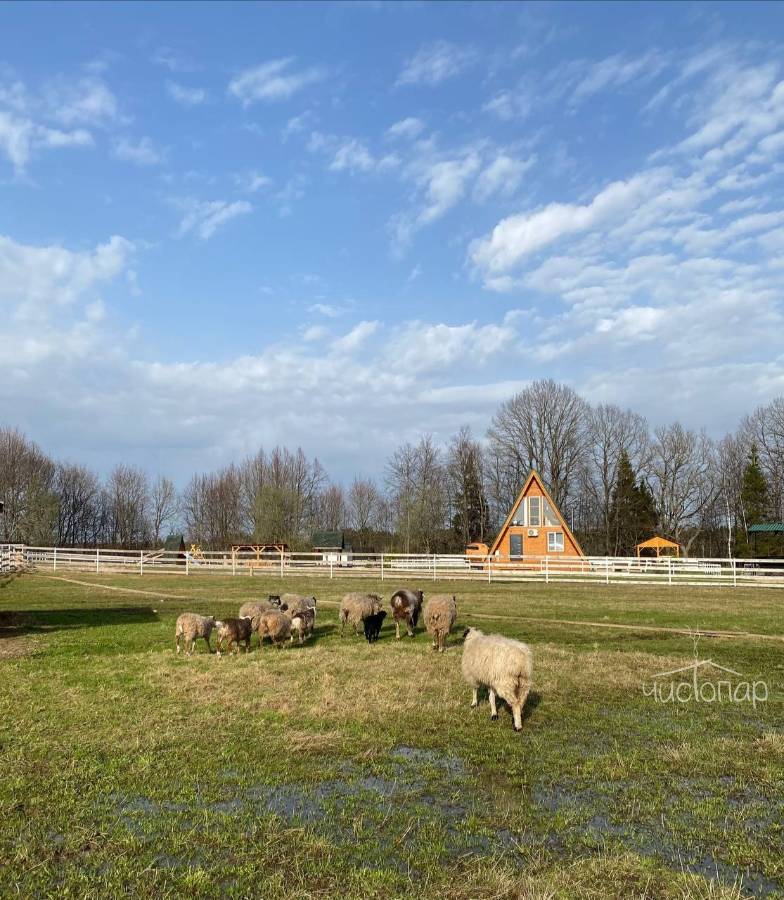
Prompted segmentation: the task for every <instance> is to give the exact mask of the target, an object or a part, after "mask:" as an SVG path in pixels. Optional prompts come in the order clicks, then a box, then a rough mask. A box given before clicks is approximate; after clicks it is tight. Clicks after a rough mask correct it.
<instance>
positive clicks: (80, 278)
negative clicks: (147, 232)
mask: <svg viewBox="0 0 784 900" xmlns="http://www.w3.org/2000/svg"><path fill="white" fill-rule="evenodd" d="M133 249H134V248H133V244H132V243H131V242H130V241H128V240H126V239H125V238H122V237H119V236H114V237H112V238H110V239H109V240H108V241H107V242H106V243H105V244H99V245H98V246H97V247H96V248H95V249H94V250H92V251H86V252H75V251H72V250H67V249H66V248H64V247H61V246H57V245H51V246H47V247H36V246H30V245H26V244H20V243H17V242H16V241H14V240H12V239H11V238H9V237H3V236H0V307H4V308H5V309H6V310H8V311H10V312H12V313H13V314H14V315H15V316H16V317H17V318H24V319H43V318H46V317H47V316H48V315H49V314H50V312H51V307H52V306H53V305H54V306H68V305H70V304H73V303H75V302H76V301H77V300H78V299H80V298H81V297H82V296H83V295H85V294H87V293H89V292H90V291H91V290H92V289H93V288H94V287H96V286H98V285H100V284H102V283H106V282H110V281H113V280H114V279H115V278H117V276H118V275H119V274H120V273H121V272H122V271H123V269H124V268H125V267H126V265H127V263H128V260H129V258H130V256H131V254H132V252H133Z"/></svg>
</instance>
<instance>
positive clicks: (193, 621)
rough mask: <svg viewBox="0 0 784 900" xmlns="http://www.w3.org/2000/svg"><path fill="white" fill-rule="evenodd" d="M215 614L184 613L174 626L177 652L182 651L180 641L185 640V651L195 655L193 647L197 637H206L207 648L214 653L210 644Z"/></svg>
mask: <svg viewBox="0 0 784 900" xmlns="http://www.w3.org/2000/svg"><path fill="white" fill-rule="evenodd" d="M215 625H216V622H215V616H200V615H199V614H198V613H183V614H182V615H181V616H179V617H178V618H177V624H176V625H175V626H174V643H175V646H176V647H177V652H178V653H179V652H180V641H183V643H184V646H185V652H186V653H187V654H188V655H189V656H192V655H193V648H194V646H195V645H196V639H197V638H204V640H205V642H206V644H207V650H208V651H209V652H210V653H212V647H211V646H210V635H211V634H212V630H213V628H215Z"/></svg>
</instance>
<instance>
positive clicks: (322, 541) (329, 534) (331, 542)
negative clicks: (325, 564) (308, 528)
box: [311, 531, 346, 550]
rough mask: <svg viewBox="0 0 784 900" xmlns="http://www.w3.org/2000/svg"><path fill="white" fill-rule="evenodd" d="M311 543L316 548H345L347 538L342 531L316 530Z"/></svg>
mask: <svg viewBox="0 0 784 900" xmlns="http://www.w3.org/2000/svg"><path fill="white" fill-rule="evenodd" d="M311 543H312V544H313V549H314V550H343V549H344V547H345V545H346V538H345V535H344V533H343V532H342V531H314V532H313V538H312V540H311Z"/></svg>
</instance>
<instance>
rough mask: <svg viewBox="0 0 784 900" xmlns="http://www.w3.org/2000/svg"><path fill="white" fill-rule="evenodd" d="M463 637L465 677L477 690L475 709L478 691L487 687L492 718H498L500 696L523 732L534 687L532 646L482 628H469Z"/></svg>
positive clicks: (462, 664)
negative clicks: (489, 632)
mask: <svg viewBox="0 0 784 900" xmlns="http://www.w3.org/2000/svg"><path fill="white" fill-rule="evenodd" d="M463 636H464V638H465V641H464V643H463V659H462V662H461V668H462V670H463V678H465V680H466V681H467V682H468V683H469V684H470V685H471V688H472V689H473V697H472V699H471V709H475V708H476V706H477V705H478V702H479V701H478V699H477V691H478V689H479V688H480V687H482V686H484V687H486V688H487V689H488V692H489V695H490V718H491V719H493V720H495V719H497V718H498V710H497V709H496V705H495V700H496V695H498V696H499V697H500V698H501V699H502V700H506V702H507V703H508V704H509V706H511V708H512V715H513V716H514V729H515V731H521V730H522V727H523V707H524V706H525V701H526V698H527V697H528V692H529V691H530V690H531V674H532V671H533V658H532V655H531V648H530V647H529V646H528V645H527V644H523V643H522V642H521V641H513V640H512V639H511V638H506V637H502V636H501V635H500V634H483V633H482V632H481V631H480V630H479V629H478V628H468V629H467V630H466V631H465V633H464V635H463Z"/></svg>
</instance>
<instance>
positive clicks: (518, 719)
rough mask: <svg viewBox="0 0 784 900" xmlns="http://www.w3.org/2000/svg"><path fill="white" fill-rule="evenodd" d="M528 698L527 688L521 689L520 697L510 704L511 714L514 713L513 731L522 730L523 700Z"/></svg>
mask: <svg viewBox="0 0 784 900" xmlns="http://www.w3.org/2000/svg"><path fill="white" fill-rule="evenodd" d="M527 699H528V690H527V689H526V690H525V691H523V693H522V696H521V697H520V699H519V700H518V701H517V702H516V703H514V704H513V705H512V714H513V715H514V727H515V731H522V730H523V709H524V707H525V701H526V700H527Z"/></svg>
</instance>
